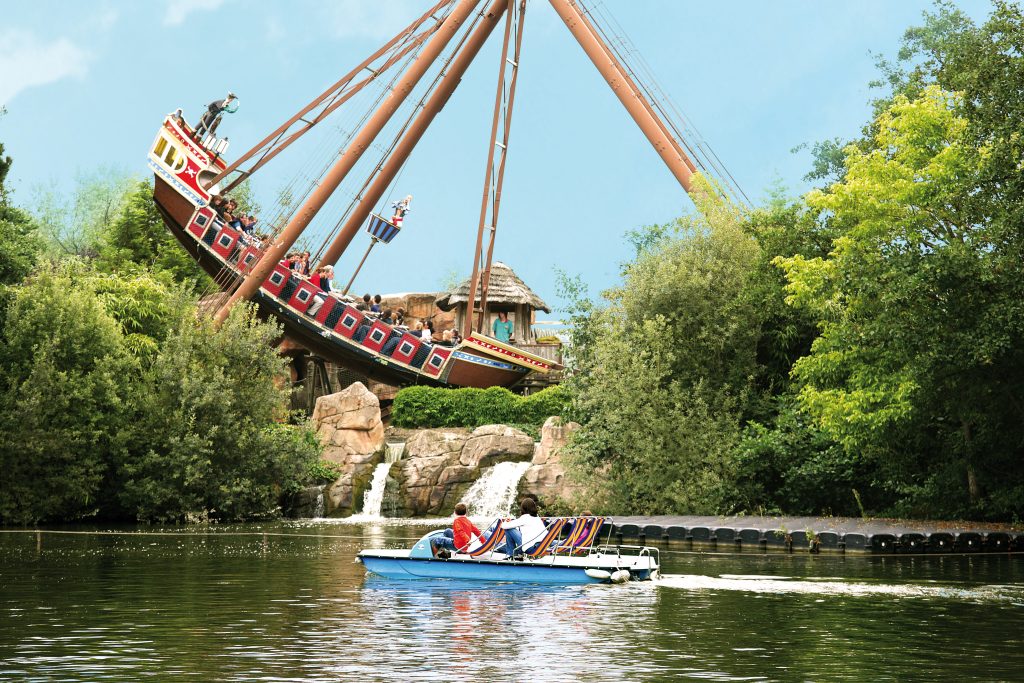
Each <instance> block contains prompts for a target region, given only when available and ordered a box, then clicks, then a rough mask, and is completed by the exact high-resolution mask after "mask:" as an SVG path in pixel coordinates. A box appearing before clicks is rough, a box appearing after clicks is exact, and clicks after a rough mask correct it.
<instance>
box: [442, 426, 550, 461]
mask: <svg viewBox="0 0 1024 683" xmlns="http://www.w3.org/2000/svg"><path fill="white" fill-rule="evenodd" d="M533 451H534V448H533V439H532V438H530V436H529V435H528V434H527V433H526V432H524V431H522V430H521V429H516V428H514V427H509V426H507V425H484V426H483V427H477V428H476V429H474V430H473V433H472V434H470V435H469V439H468V440H467V441H466V445H465V447H464V448H463V449H462V456H461V457H460V458H459V463H460V464H462V465H463V466H465V467H490V466H491V465H494V464H496V463H499V462H506V461H510V460H511V461H515V462H525V461H527V460H530V459H531V458H533Z"/></svg>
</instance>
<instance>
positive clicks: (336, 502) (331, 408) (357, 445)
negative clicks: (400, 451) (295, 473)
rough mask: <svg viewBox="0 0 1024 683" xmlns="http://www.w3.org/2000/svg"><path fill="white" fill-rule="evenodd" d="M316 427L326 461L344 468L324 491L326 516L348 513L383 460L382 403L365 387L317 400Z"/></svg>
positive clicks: (355, 385) (357, 386) (314, 412)
mask: <svg viewBox="0 0 1024 683" xmlns="http://www.w3.org/2000/svg"><path fill="white" fill-rule="evenodd" d="M313 424H314V426H315V428H316V432H317V435H318V436H319V437H320V442H321V443H322V444H323V445H324V453H323V458H324V460H328V461H330V462H333V463H335V464H337V465H340V466H341V469H342V475H341V477H339V478H338V479H337V480H336V481H335V482H334V483H332V484H331V485H330V486H329V487H328V488H327V490H326V491H325V493H326V496H325V498H326V499H325V507H326V509H325V512H326V514H328V515H330V514H334V513H341V514H344V513H347V512H350V511H351V510H352V508H353V504H354V503H355V501H359V500H361V499H362V495H363V491H364V490H365V489H366V487H367V486H368V484H369V481H370V478H371V477H372V475H373V468H374V466H375V465H376V464H377V463H379V462H381V461H382V460H383V458H384V455H383V446H384V423H383V422H381V419H380V402H379V401H378V400H377V397H376V396H375V395H374V394H373V393H372V392H371V391H370V390H369V389H367V388H366V387H365V386H364V385H363V384H362V383H360V382H356V383H354V384H351V385H349V386H348V387H347V388H345V389H344V390H342V391H339V392H338V393H336V394H330V395H328V396H321V397H320V398H319V399H317V402H316V408H315V409H314V410H313Z"/></svg>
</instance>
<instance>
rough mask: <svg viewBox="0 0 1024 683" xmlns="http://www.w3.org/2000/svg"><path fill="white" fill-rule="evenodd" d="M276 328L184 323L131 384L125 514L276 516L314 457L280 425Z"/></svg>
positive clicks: (123, 448) (310, 445) (300, 431)
mask: <svg viewBox="0 0 1024 683" xmlns="http://www.w3.org/2000/svg"><path fill="white" fill-rule="evenodd" d="M279 335H280V330H279V328H278V327H277V326H275V325H273V324H270V323H264V322H260V321H259V320H258V319H257V318H256V317H255V313H254V311H253V310H252V309H250V308H248V307H242V306H239V307H236V309H235V310H234V311H233V312H232V315H231V316H230V317H229V319H228V320H227V321H226V322H225V324H224V325H223V326H222V327H220V328H217V327H216V326H215V325H214V324H213V323H212V321H210V320H209V319H206V318H202V317H196V316H195V315H191V314H186V315H184V316H182V318H181V319H180V320H179V322H178V324H177V326H176V327H175V329H174V330H173V331H172V332H171V333H170V334H169V336H168V337H167V339H166V341H165V343H164V344H163V346H162V347H161V349H160V354H159V355H158V356H157V358H156V360H155V361H154V362H153V363H152V365H151V366H150V367H149V368H147V369H146V370H145V371H144V372H143V373H142V376H141V378H140V380H139V381H138V382H137V383H136V385H135V388H136V390H135V391H134V392H133V394H132V399H131V411H130V412H131V415H132V420H131V427H130V428H127V429H125V430H124V431H122V432H121V435H120V438H119V448H118V468H117V479H118V489H119V490H120V495H119V501H120V504H121V507H122V509H123V510H124V512H125V513H126V514H128V515H130V516H132V517H135V518H137V519H140V520H154V521H176V520H181V519H183V518H186V517H190V516H199V517H204V516H207V515H208V516H210V517H213V518H217V519H229V520H235V519H244V518H250V517H259V516H272V515H274V514H276V503H277V499H278V496H279V494H280V493H281V491H282V490H285V489H289V488H294V487H295V486H297V484H298V482H300V481H301V480H302V479H303V478H304V477H305V476H306V473H307V472H308V471H309V468H310V466H311V464H312V463H314V462H316V460H317V458H318V457H319V449H318V446H317V444H316V441H315V439H314V438H312V436H311V435H310V433H309V432H308V430H306V429H305V428H296V427H290V426H288V425H284V424H279V423H278V421H280V420H282V419H283V418H285V417H286V415H287V412H286V408H287V392H286V391H283V390H281V389H279V388H278V384H277V382H278V380H279V379H280V377H281V376H282V375H283V373H284V365H285V361H284V360H283V359H282V358H281V357H280V356H279V355H277V353H276V352H275V351H274V348H273V346H272V342H273V341H274V340H275V339H276V338H277V337H278V336H279Z"/></svg>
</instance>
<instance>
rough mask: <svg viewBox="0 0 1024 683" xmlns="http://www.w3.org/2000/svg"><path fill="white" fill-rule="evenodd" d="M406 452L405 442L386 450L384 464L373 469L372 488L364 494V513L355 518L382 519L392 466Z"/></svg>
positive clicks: (389, 445)
mask: <svg viewBox="0 0 1024 683" xmlns="http://www.w3.org/2000/svg"><path fill="white" fill-rule="evenodd" d="M404 452H405V442H404V441H394V442H389V443H388V444H387V447H386V448H385V450H384V462H382V463H380V464H379V465H377V466H376V467H375V468H374V469H373V479H372V480H370V488H369V490H368V491H366V493H364V494H363V511H362V513H361V514H359V515H354V517H356V518H358V519H360V520H363V519H382V516H381V510H382V508H383V506H384V493H385V491H386V490H387V485H388V472H390V471H391V465H393V464H394V463H396V462H398V461H399V460H401V459H402V454H403V453H404Z"/></svg>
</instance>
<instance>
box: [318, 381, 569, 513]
mask: <svg viewBox="0 0 1024 683" xmlns="http://www.w3.org/2000/svg"><path fill="white" fill-rule="evenodd" d="M313 423H314V426H315V428H316V431H317V434H318V436H319V437H320V440H321V443H323V444H324V454H323V457H324V459H325V460H329V461H330V462H333V463H335V464H337V465H339V466H340V467H341V470H342V475H341V477H339V478H338V479H337V480H336V481H334V482H333V483H331V484H330V485H329V486H328V487H326V489H325V490H324V514H326V515H329V516H342V515H348V514H351V513H353V512H357V511H360V507H361V505H362V500H363V494H364V493H365V492H366V491H367V489H368V488H369V487H370V482H371V479H372V477H373V470H374V467H375V466H376V465H377V464H379V463H381V462H383V461H384V446H385V443H384V442H385V438H384V425H383V423H382V422H381V416H380V402H379V401H378V399H377V397H376V396H375V395H374V394H373V393H372V392H371V391H369V390H368V389H367V388H366V387H365V386H364V385H363V384H361V383H358V382H357V383H355V384H352V385H351V386H349V387H348V388H346V389H345V390H343V391H340V392H338V393H336V394H331V395H329V396H321V397H320V398H319V399H317V402H316V408H315V410H314V411H313ZM578 426H579V425H576V424H575V423H569V424H566V425H563V424H562V422H561V420H559V419H558V418H551V419H549V420H548V421H547V422H546V423H545V424H544V428H543V430H542V432H541V440H540V443H538V444H535V443H534V442H533V439H532V438H530V436H529V435H528V434H526V433H525V432H523V431H521V430H519V429H515V428H513V427H508V426H506V425H484V426H483V427H477V428H476V429H474V430H469V429H422V430H417V431H414V432H412V433H410V434H408V435H407V440H406V444H405V452H404V456H403V458H402V459H401V460H400V461H398V462H397V463H395V464H394V465H393V466H392V468H391V472H390V475H389V477H390V481H389V483H388V490H389V491H396V492H397V498H398V502H397V506H396V509H395V512H396V513H397V514H398V515H400V516H408V517H413V516H426V515H429V516H434V515H448V514H450V513H451V512H452V509H453V508H454V507H455V504H456V503H458V502H459V501H460V500H461V499H462V497H463V496H464V495H465V494H466V492H467V491H468V490H469V488H470V487H471V486H472V485H473V482H475V481H476V480H477V479H479V478H480V475H481V473H482V472H483V470H485V469H486V468H488V467H492V466H494V465H496V464H498V463H500V462H509V461H513V462H530V463H531V466H530V468H529V469H528V470H526V474H525V475H524V477H523V479H522V482H521V483H520V491H521V492H522V493H531V494H533V495H536V496H537V498H538V499H539V500H540V501H541V503H548V504H550V503H552V502H554V501H557V500H558V499H560V498H567V497H568V496H569V495H570V494H571V493H572V492H573V490H574V489H573V488H572V487H571V486H570V485H569V483H568V482H567V481H566V475H565V468H564V467H563V466H562V462H561V455H560V451H561V448H562V447H563V446H564V445H565V443H566V441H568V439H569V436H570V435H571V434H572V432H573V431H575V429H576V428H578Z"/></svg>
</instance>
